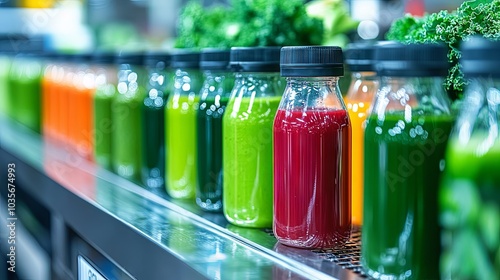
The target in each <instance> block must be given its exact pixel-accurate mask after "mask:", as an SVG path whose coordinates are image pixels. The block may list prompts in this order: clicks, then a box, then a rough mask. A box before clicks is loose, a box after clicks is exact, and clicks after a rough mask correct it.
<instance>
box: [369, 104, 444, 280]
mask: <svg viewBox="0 0 500 280" xmlns="http://www.w3.org/2000/svg"><path fill="white" fill-rule="evenodd" d="M410 113H411V115H410V117H409V120H410V121H405V120H407V119H408V115H403V113H402V112H396V113H386V115H385V119H383V120H379V119H378V116H377V115H372V116H370V117H369V119H368V123H367V126H366V130H365V165H364V170H365V171H364V174H365V179H364V186H365V189H364V217H363V229H362V238H363V239H362V243H363V246H362V253H361V257H362V264H363V267H364V268H365V270H366V271H367V272H368V274H369V275H371V276H374V277H378V278H381V279H383V278H384V276H386V277H387V279H410V278H411V279H439V248H440V241H439V240H440V232H439V226H438V186H439V182H440V181H439V180H440V177H441V173H442V169H443V168H444V160H443V159H444V155H445V148H446V144H447V140H448V135H449V133H450V131H451V127H452V123H453V119H452V117H451V116H426V115H419V114H418V113H416V112H415V111H414V112H410ZM379 273H380V274H382V275H380V274H379Z"/></svg>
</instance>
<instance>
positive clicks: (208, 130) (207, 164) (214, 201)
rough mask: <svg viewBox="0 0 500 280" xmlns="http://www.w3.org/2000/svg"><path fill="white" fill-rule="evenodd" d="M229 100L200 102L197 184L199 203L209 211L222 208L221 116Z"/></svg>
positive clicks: (197, 199) (197, 200)
mask: <svg viewBox="0 0 500 280" xmlns="http://www.w3.org/2000/svg"><path fill="white" fill-rule="evenodd" d="M226 105H227V98H225V99H221V100H218V101H217V102H216V101H215V99H208V100H205V101H203V102H201V103H200V108H199V109H198V114H197V130H198V132H197V136H198V139H197V144H198V184H197V190H196V193H197V197H196V203H197V204H198V205H200V206H202V207H203V209H207V210H214V211H215V210H220V209H222V180H223V174H222V117H223V115H224V111H225V108H226Z"/></svg>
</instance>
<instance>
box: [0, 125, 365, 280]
mask: <svg viewBox="0 0 500 280" xmlns="http://www.w3.org/2000/svg"><path fill="white" fill-rule="evenodd" d="M0 131H1V132H2V133H1V134H0V166H7V163H10V162H14V163H15V164H16V176H17V177H16V180H17V182H18V184H19V187H22V188H23V189H24V190H25V191H26V192H28V193H30V194H31V195H32V196H33V197H34V198H35V199H36V200H38V201H39V202H40V203H41V204H42V205H44V206H45V207H47V208H48V209H49V210H50V211H51V213H53V215H55V216H56V218H55V219H53V220H56V221H58V220H59V221H61V223H62V224H64V225H67V227H68V228H70V229H71V231H74V234H76V235H77V236H79V237H80V238H81V239H82V240H84V241H85V242H87V243H88V244H90V245H91V246H92V247H93V248H94V249H95V250H96V251H97V252H98V253H99V254H100V255H102V256H105V257H106V258H107V259H109V261H111V262H112V263H114V264H116V265H117V266H119V267H121V268H122V269H123V270H124V271H126V272H127V273H129V274H130V275H131V276H132V277H133V278H136V279H159V278H163V277H165V276H167V275H176V276H177V277H180V278H181V279H197V278H212V279H215V278H217V279H220V278H222V279H233V278H239V279H240V278H244V279H348V280H359V279H363V278H365V276H364V275H363V274H362V272H361V268H360V264H359V251H360V233H359V229H354V230H353V234H352V238H351V242H349V243H348V244H347V245H346V246H345V248H342V249H339V250H316V251H310V250H301V249H296V248H291V247H287V246H283V245H281V244H279V243H277V241H276V238H275V237H274V236H273V235H272V231H271V230H270V229H264V230H260V229H247V228H241V227H236V226H233V225H230V224H228V223H227V221H226V220H225V219H224V217H223V215H222V214H216V213H207V212H203V211H201V210H200V209H198V207H197V206H196V205H195V204H194V203H191V202H186V201H176V200H172V199H170V198H169V197H168V196H167V195H166V193H165V192H164V191H163V190H146V189H144V188H143V187H141V186H138V185H136V184H134V183H131V182H129V181H127V180H125V179H123V178H120V177H118V176H116V175H115V174H113V173H111V172H108V171H106V170H103V169H100V168H98V167H96V166H94V165H93V164H92V163H90V162H87V161H85V160H83V159H81V158H79V157H77V156H76V155H75V153H73V152H72V151H70V150H69V149H67V148H61V147H62V146H61V145H57V144H54V143H50V142H47V141H43V140H42V139H41V138H40V136H39V135H36V134H34V133H32V132H31V131H29V130H27V129H25V128H24V127H22V126H20V125H18V124H16V123H13V122H12V121H10V120H7V119H6V118H5V117H1V116H0ZM0 172H4V171H3V170H2V171H0ZM2 199H3V198H2ZM61 227H62V228H64V226H61ZM52 228H54V226H53V227H52ZM56 228H57V227H56ZM53 234H54V233H53ZM66 235H67V236H66V238H70V237H68V236H71V234H66ZM63 239H64V238H63ZM52 240H54V238H53V239H52ZM55 251H57V250H55ZM62 251H64V250H62ZM65 254H66V255H69V256H70V257H69V259H71V263H66V266H67V267H69V268H70V269H71V270H72V271H73V274H72V275H73V277H74V278H75V279H76V278H77V276H76V272H75V267H76V258H77V257H76V255H77V254H74V253H68V252H67V249H66V253H60V255H61V256H60V259H62V260H61V262H62V263H63V264H64V258H66V257H65V256H64V255H65ZM55 258H56V259H57V258H58V254H57V253H56V256H55Z"/></svg>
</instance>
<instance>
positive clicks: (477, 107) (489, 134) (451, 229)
mask: <svg viewBox="0 0 500 280" xmlns="http://www.w3.org/2000/svg"><path fill="white" fill-rule="evenodd" d="M461 51H462V58H461V61H460V62H461V65H462V69H463V72H464V75H465V77H466V78H467V79H469V80H470V83H469V85H468V86H467V89H466V91H465V98H464V101H463V104H462V107H461V111H460V113H459V117H458V119H457V123H456V125H455V126H454V130H453V132H452V135H451V136H450V142H449V145H448V149H447V153H446V168H445V176H444V180H443V181H442V184H441V188H440V196H439V202H440V222H441V226H442V228H443V231H442V235H441V239H442V240H443V244H442V245H443V253H442V255H441V279H457V280H462V279H499V277H500V134H499V133H500V129H499V124H500V68H498V64H499V63H500V42H492V41H488V40H486V39H484V38H473V39H471V40H469V41H466V42H464V43H463V45H462V46H461Z"/></svg>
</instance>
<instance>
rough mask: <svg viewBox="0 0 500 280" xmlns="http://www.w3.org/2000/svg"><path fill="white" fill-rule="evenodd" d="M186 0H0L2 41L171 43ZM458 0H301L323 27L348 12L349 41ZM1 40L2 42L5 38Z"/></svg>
mask: <svg viewBox="0 0 500 280" xmlns="http://www.w3.org/2000/svg"><path fill="white" fill-rule="evenodd" d="M188 2H190V0H86V1H85V0H59V1H55V0H0V36H2V37H3V38H7V39H16V40H7V44H11V46H10V47H12V48H14V51H16V50H15V48H21V47H22V46H21V45H22V44H21V43H19V42H20V39H22V38H25V37H31V38H34V40H32V41H31V43H33V42H37V43H39V44H43V46H44V48H46V49H54V50H71V51H81V50H92V49H124V48H129V49H165V48H171V47H173V46H174V45H175V38H176V36H177V35H178V24H177V22H178V19H179V17H180V16H181V13H182V9H183V8H184V7H185V6H186V4H187V3H188ZM198 2H200V3H201V4H202V5H203V6H204V7H205V8H210V7H214V6H229V5H231V0H202V1H198ZM248 2H251V1H248ZM270 2H273V1H270ZM462 2H463V1H459V0H443V1H433V0H425V1H424V0H345V1H344V0H316V1H304V5H307V6H308V7H307V10H308V14H310V15H313V16H319V17H322V18H323V19H324V20H325V27H327V26H329V25H333V27H334V28H335V24H338V22H336V23H335V22H334V23H332V22H326V21H329V20H330V21H332V20H333V21H334V20H337V21H339V20H340V21H342V20H344V21H345V19H344V18H343V17H340V16H337V15H339V14H342V13H344V9H345V10H346V11H348V16H349V17H350V19H352V20H354V21H355V22H356V23H358V25H357V27H356V26H354V28H347V29H346V30H341V31H342V33H343V34H342V35H345V36H347V38H348V39H349V40H350V41H352V40H371V39H382V38H383V37H384V33H385V32H386V31H387V29H388V28H389V26H390V24H391V22H392V21H393V20H394V19H395V18H398V17H401V16H402V15H403V14H405V13H411V14H413V15H421V14H424V12H429V13H430V12H435V11H439V10H442V9H446V10H453V9H455V8H456V7H458V6H459V5H460V4H461V3H462ZM313 4H314V5H313ZM309 6H311V7H309ZM321 7H328V8H327V9H324V8H321ZM345 40H346V39H342V41H341V42H340V43H339V45H342V44H344V43H345ZM3 41H4V44H5V41H6V40H3ZM8 41H10V42H8ZM13 42H17V43H13ZM21 42H22V40H21ZM324 42H328V40H325V41H324ZM333 42H335V40H334V41H333ZM16 44H17V46H16Z"/></svg>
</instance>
